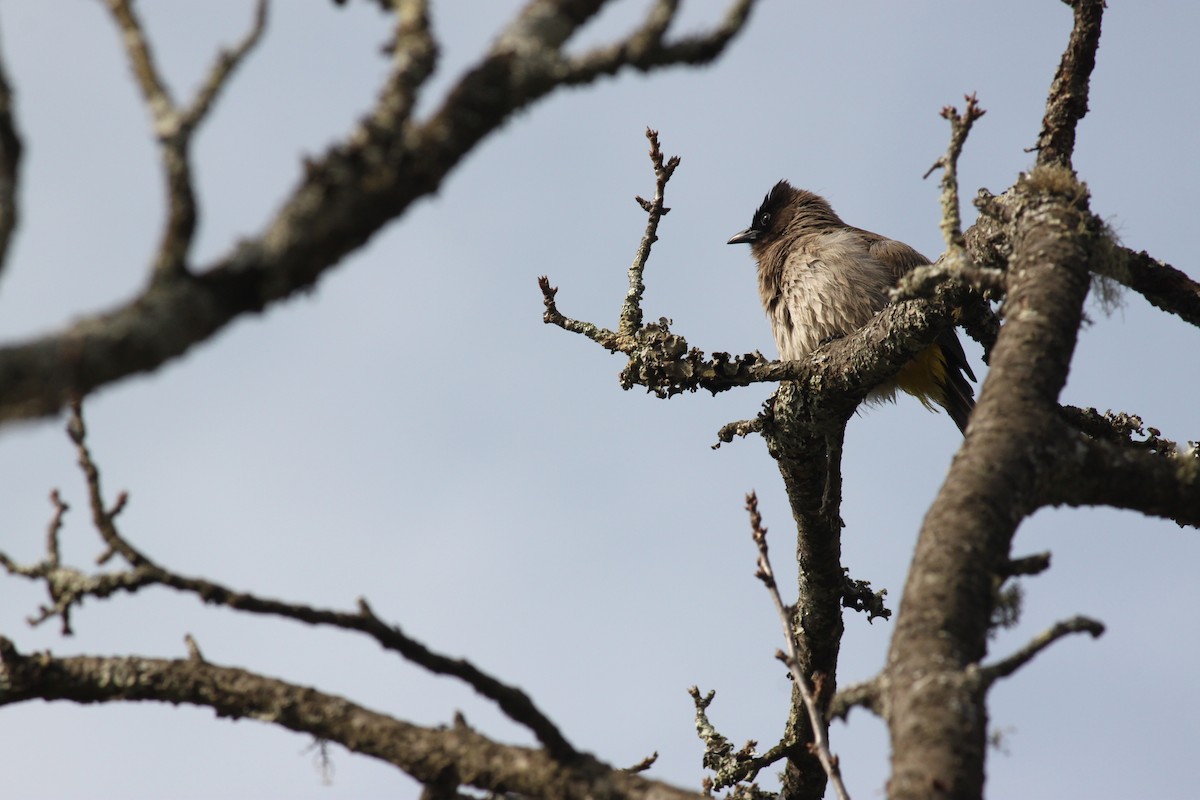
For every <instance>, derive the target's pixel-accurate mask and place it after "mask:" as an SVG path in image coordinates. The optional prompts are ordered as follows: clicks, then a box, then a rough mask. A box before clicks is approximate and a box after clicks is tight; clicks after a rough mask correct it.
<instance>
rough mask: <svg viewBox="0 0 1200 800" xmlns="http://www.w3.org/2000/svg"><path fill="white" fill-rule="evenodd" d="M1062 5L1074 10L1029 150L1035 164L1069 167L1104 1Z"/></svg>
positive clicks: (1071, 0) (1084, 111) (1085, 108)
mask: <svg viewBox="0 0 1200 800" xmlns="http://www.w3.org/2000/svg"><path fill="white" fill-rule="evenodd" d="M1063 2H1065V3H1066V4H1067V5H1069V6H1071V7H1072V8H1073V9H1074V12H1075V24H1074V27H1073V28H1072V29H1071V38H1070V40H1069V41H1068V42H1067V48H1066V50H1065V51H1063V56H1062V60H1061V61H1060V62H1059V64H1058V71H1057V72H1056V73H1055V75H1054V81H1053V82H1052V83H1051V84H1050V94H1049V97H1047V99H1046V114H1045V116H1044V117H1043V118H1042V131H1041V133H1040V134H1038V140H1037V145H1035V146H1034V148H1033V149H1035V150H1037V154H1038V155H1037V163H1038V164H1039V165H1049V164H1060V165H1062V166H1065V167H1068V168H1069V167H1070V166H1071V156H1072V155H1073V154H1074V152H1075V128H1076V127H1077V126H1078V124H1079V120H1081V119H1083V117H1084V115H1085V114H1087V112H1088V83H1089V81H1090V80H1091V77H1092V70H1093V69H1095V68H1096V49H1097V48H1098V47H1099V46H1100V20H1101V18H1102V17H1103V16H1104V3H1105V0H1063Z"/></svg>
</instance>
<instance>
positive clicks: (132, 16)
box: [106, 0, 175, 136]
mask: <svg viewBox="0 0 1200 800" xmlns="http://www.w3.org/2000/svg"><path fill="white" fill-rule="evenodd" d="M106 2H107V4H108V10H109V12H110V13H111V14H112V16H113V19H114V20H115V21H116V23H117V27H118V28H120V30H121V38H122V40H123V41H124V43H125V52H126V54H127V55H128V56H129V65H130V66H131V67H133V74H134V77H136V78H137V83H138V88H139V89H141V91H142V97H143V98H145V100H146V105H147V106H148V107H149V108H150V114H151V116H152V118H153V119H154V123H155V127H156V130H157V132H158V134H159V136H165V135H167V133H168V127H167V124H168V122H169V121H170V119H171V117H172V116H173V115H174V113H175V101H174V100H172V99H171V91H170V89H168V88H167V84H166V82H165V81H164V80H163V79H162V76H161V75H160V74H159V72H158V65H157V64H155V63H154V55H153V53H151V52H150V43H149V42H148V41H147V40H146V33H145V30H144V29H143V27H142V22H141V20H139V19H138V17H137V14H136V13H134V10H133V0H106Z"/></svg>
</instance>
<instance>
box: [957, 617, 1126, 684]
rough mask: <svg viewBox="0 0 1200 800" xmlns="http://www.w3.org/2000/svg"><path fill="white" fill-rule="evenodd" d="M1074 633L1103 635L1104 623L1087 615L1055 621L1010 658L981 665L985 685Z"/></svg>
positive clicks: (1010, 673)
mask: <svg viewBox="0 0 1200 800" xmlns="http://www.w3.org/2000/svg"><path fill="white" fill-rule="evenodd" d="M1073 633H1088V634H1091V636H1092V638H1093V639H1095V638H1097V637H1099V636H1101V635H1103V633H1104V624H1103V623H1100V622H1097V621H1096V620H1094V619H1089V618H1087V617H1071V618H1070V619H1068V620H1064V621H1063V622H1058V623H1055V624H1054V626H1053V627H1051V628H1049V629H1048V630H1045V631H1042V632H1041V633H1039V634H1038V635H1037V636H1035V637H1034V638H1033V639H1032V640H1031V641H1030V642H1029V643H1028V644H1026V645H1025V646H1024V647H1022V648H1021V649H1020V650H1018V651H1017V652H1015V653H1013V654H1012V655H1011V656H1009V657H1008V658H1005V659H1002V660H1000V661H997V662H996V663H995V664H990V665H987V666H984V667H980V668H979V675H980V677H981V678H982V679H983V683H984V686H990V685H992V684H993V683H995V682H996V681H998V680H1000V679H1001V678H1007V677H1008V676H1009V675H1012V674H1013V673H1014V672H1016V671H1017V670H1019V669H1020V668H1021V667H1023V666H1025V665H1026V664H1028V663H1029V662H1030V661H1032V660H1033V658H1034V657H1035V656H1036V655H1037V654H1038V653H1040V652H1042V651H1043V650H1045V649H1046V648H1047V647H1049V646H1050V645H1052V644H1054V643H1055V642H1057V641H1058V640H1059V639H1061V638H1063V637H1064V636H1070V635H1071V634H1073Z"/></svg>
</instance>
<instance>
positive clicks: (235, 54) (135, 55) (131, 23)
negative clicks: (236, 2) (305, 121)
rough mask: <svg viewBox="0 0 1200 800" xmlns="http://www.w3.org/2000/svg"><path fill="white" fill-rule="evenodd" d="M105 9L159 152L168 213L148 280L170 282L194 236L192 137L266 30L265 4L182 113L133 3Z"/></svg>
mask: <svg viewBox="0 0 1200 800" xmlns="http://www.w3.org/2000/svg"><path fill="white" fill-rule="evenodd" d="M108 7H109V10H110V11H111V12H112V15H113V18H114V19H115V20H116V22H117V26H118V27H119V28H120V30H121V34H122V37H123V39H124V42H125V50H126V52H127V53H128V57H129V62H130V64H131V65H132V67H133V72H134V75H135V76H137V81H138V86H139V87H140V88H141V90H142V96H143V97H144V98H145V100H146V105H147V107H148V108H149V110H150V116H151V118H152V119H153V121H154V130H155V133H156V134H157V136H158V141H159V146H160V148H161V150H162V164H163V172H164V174H165V177H166V182H167V198H168V209H167V223H166V226H165V228H164V229H163V234H162V239H161V241H160V242H159V246H158V253H157V255H156V256H155V260H154V267H153V279H154V281H162V280H170V279H173V278H177V277H179V276H180V275H182V274H184V272H185V271H186V261H187V255H188V252H189V250H190V249H191V245H192V240H193V238H194V236H195V232H196V219H197V214H198V211H197V207H196V193H195V188H194V187H193V180H192V171H191V166H190V164H189V161H188V150H189V148H190V146H191V137H192V133H193V132H194V131H195V130H196V128H197V126H198V125H199V124H200V123H201V122H202V121H203V120H204V118H205V117H206V116H207V115H208V112H209V111H210V110H211V108H212V105H213V102H214V101H215V100H216V98H217V95H218V94H219V93H220V91H221V89H222V88H224V87H225V85H226V84H227V83H228V81H229V77H230V76H231V75H232V74H233V72H234V70H235V69H236V68H237V67H238V65H239V64H241V63H242V61H243V60H244V59H245V57H246V55H247V54H249V53H250V51H251V50H253V49H254V46H255V45H256V44H258V42H259V41H260V40H261V39H262V35H263V32H264V31H265V30H266V25H267V8H268V0H258V4H257V6H256V7H255V13H254V22H253V23H252V25H251V28H250V30H249V32H248V33H247V34H246V35H245V36H244V37H243V38H242V40H241V41H240V42H238V44H237V45H235V46H234V47H233V48H232V49H223V50H221V52H220V53H218V55H217V59H216V61H215V63H214V64H213V65H212V67H211V68H210V69H209V71H208V75H207V76H206V78H205V80H204V82H203V83H202V84H201V86H200V88H199V90H197V92H196V96H195V97H194V98H193V99H192V102H191V103H189V104H188V105H187V107H185V108H180V107H178V106H177V105H176V103H175V101H174V100H173V99H172V98H171V94H170V91H169V89H168V88H167V85H166V82H165V81H164V80H163V78H162V75H161V74H160V72H159V69H158V66H157V65H156V64H155V60H154V55H153V53H152V52H151V50H150V45H149V43H148V41H147V38H146V33H145V29H144V27H143V25H142V22H141V20H139V19H138V17H137V15H136V14H135V13H134V10H133V2H132V0H108Z"/></svg>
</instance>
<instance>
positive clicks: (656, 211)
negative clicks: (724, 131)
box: [617, 128, 679, 336]
mask: <svg viewBox="0 0 1200 800" xmlns="http://www.w3.org/2000/svg"><path fill="white" fill-rule="evenodd" d="M646 138H647V139H649V140H650V163H651V164H653V165H654V199H653V200H646V199H645V198H643V197H640V196H639V197H638V198H636V199H637V202H638V205H640V206H641V207H642V210H643V211H645V212H646V213H647V214H648V215H649V217H648V219H647V220H646V230H645V232H644V233H643V234H642V240H641V242H639V243H638V248H637V254H636V255H634V257H633V263H632V264H630V265H629V291H628V292H626V294H625V302H623V303H622V304H621V316H620V324H618V326H617V333H618V334H620V335H622V336H632V335H633V334H635V333H636V332H637V331H638V329H639V328H641V327H642V295H644V294H645V292H646V284H645V281H644V280H643V274H644V273H645V271H646V262H647V261H648V260H649V259H650V248H651V247H653V246H654V243H655V242H657V241H658V223H659V222H660V221H661V220H662V218H663V217H664V216H666V215H667V214H668V213H670V211H671V209H669V208H667V207H666V206H665V205H663V202H664V200H665V192H666V190H667V181H669V180H671V176H672V175H673V174H674V173H675V168H676V167H678V166H679V156H671V157H670V158H669V159H666V160H664V159H663V153H662V148H661V147H659V144H658V131H655V130H651V129H650V128H646Z"/></svg>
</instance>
